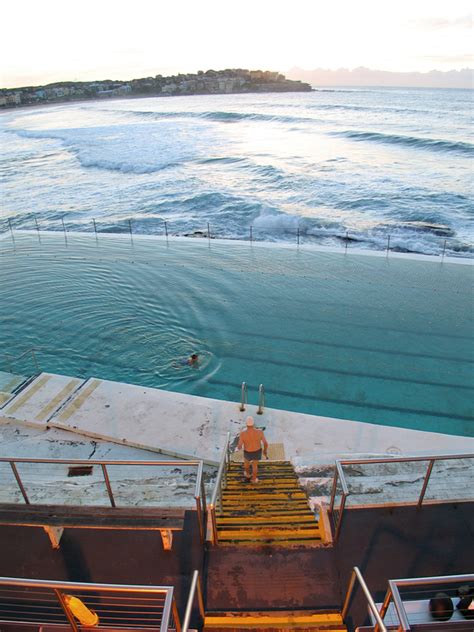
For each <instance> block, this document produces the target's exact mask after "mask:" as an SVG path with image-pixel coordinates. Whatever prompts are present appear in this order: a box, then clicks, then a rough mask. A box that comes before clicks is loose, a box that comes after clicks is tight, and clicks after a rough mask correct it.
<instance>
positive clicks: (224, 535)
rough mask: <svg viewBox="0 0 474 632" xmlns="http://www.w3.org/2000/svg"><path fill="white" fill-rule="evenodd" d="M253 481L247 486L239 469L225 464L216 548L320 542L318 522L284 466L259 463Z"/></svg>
mask: <svg viewBox="0 0 474 632" xmlns="http://www.w3.org/2000/svg"><path fill="white" fill-rule="evenodd" d="M258 478H259V482H258V483H250V482H249V481H247V480H246V479H245V477H244V474H243V468H242V464H239V463H231V464H230V467H229V471H228V473H227V485H226V488H225V489H224V490H223V491H222V504H221V509H222V511H221V512H220V513H218V515H217V533H218V543H219V546H262V545H271V546H282V547H291V546H321V545H322V544H324V543H325V535H324V528H323V523H322V521H318V520H317V518H316V517H315V515H314V513H313V512H312V511H311V510H310V508H309V505H308V501H307V497H306V493H305V492H304V491H303V489H302V488H301V487H300V485H299V482H298V477H297V476H296V474H295V471H294V469H293V466H292V465H291V463H290V462H289V461H272V462H260V463H259V467H258Z"/></svg>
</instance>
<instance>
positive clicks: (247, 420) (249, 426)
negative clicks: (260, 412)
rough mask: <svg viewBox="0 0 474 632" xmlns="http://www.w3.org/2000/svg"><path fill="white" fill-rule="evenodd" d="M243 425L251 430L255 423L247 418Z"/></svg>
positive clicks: (250, 418) (251, 418)
mask: <svg viewBox="0 0 474 632" xmlns="http://www.w3.org/2000/svg"><path fill="white" fill-rule="evenodd" d="M245 423H246V425H247V428H253V427H254V426H255V421H254V420H253V417H247V419H246V420H245Z"/></svg>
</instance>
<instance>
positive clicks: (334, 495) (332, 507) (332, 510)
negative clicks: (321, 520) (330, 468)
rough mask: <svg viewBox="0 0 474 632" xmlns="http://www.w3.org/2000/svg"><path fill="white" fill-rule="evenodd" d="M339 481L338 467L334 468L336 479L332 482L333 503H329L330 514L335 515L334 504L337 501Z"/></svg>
mask: <svg viewBox="0 0 474 632" xmlns="http://www.w3.org/2000/svg"><path fill="white" fill-rule="evenodd" d="M338 480H339V473H338V470H337V467H334V478H333V481H332V492H331V502H330V503H329V513H331V514H332V513H334V502H335V500H336V492H337V481H338Z"/></svg>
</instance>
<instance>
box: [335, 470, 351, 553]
mask: <svg viewBox="0 0 474 632" xmlns="http://www.w3.org/2000/svg"><path fill="white" fill-rule="evenodd" d="M336 469H337V472H338V475H339V478H340V479H341V485H342V498H341V505H340V507H339V516H338V520H337V525H336V532H335V534H334V540H335V541H336V542H337V540H338V539H339V534H340V532H341V526H342V518H343V514H344V508H345V506H346V498H347V497H348V496H349V488H348V487H347V483H346V479H345V477H344V470H343V469H342V465H341V462H340V461H336Z"/></svg>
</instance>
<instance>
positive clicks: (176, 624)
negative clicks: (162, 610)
mask: <svg viewBox="0 0 474 632" xmlns="http://www.w3.org/2000/svg"><path fill="white" fill-rule="evenodd" d="M171 609H172V612H173V620H174V629H175V630H176V632H181V621H180V620H179V613H178V607H177V605H176V599H175V598H174V595H173V601H172V603H171Z"/></svg>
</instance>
